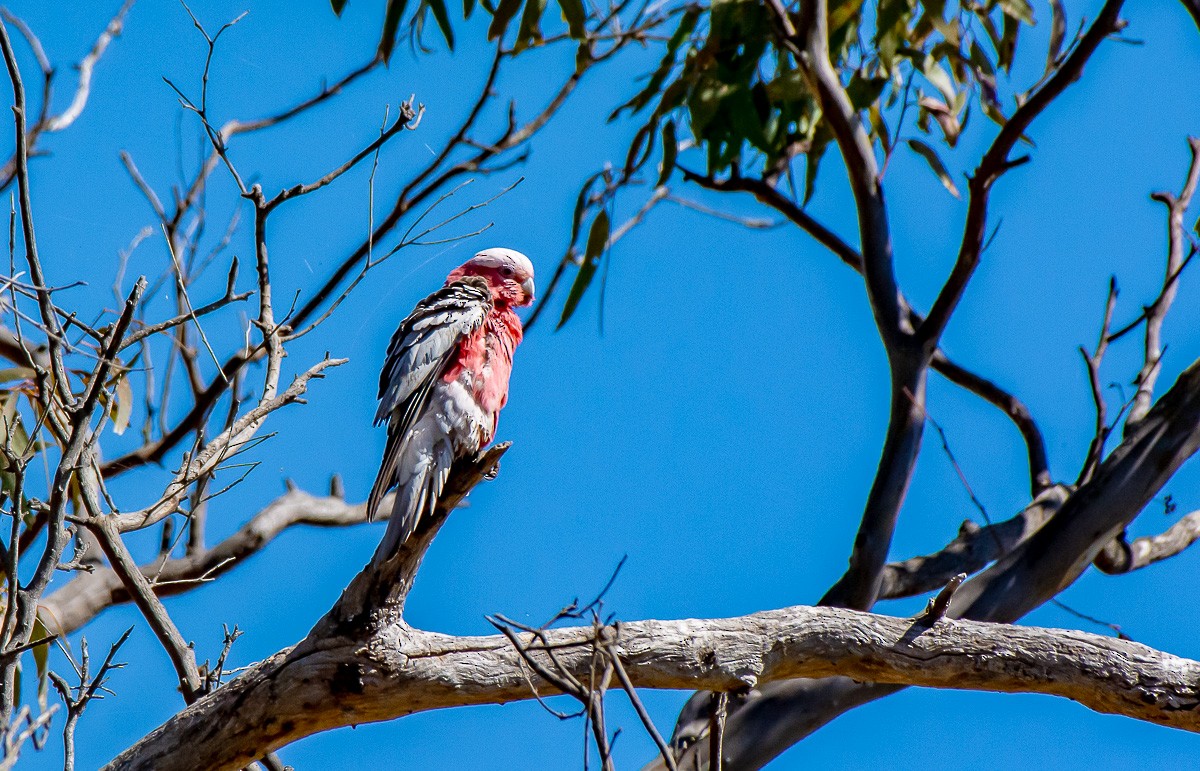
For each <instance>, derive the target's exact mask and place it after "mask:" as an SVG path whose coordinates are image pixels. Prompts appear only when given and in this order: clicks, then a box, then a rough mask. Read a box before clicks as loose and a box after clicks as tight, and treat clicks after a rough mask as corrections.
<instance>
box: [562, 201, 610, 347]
mask: <svg viewBox="0 0 1200 771" xmlns="http://www.w3.org/2000/svg"><path fill="white" fill-rule="evenodd" d="M608 230H609V223H608V212H606V211H604V210H603V209H601V210H600V213H599V214H597V215H596V219H595V220H594V221H593V222H592V229H591V230H590V231H589V232H588V240H587V249H586V251H585V252H584V254H583V263H582V264H581V265H580V266H579V272H578V273H577V274H575V282H574V283H572V284H571V291H570V292H569V293H568V294H567V302H566V304H565V305H563V312H562V317H561V318H559V320H558V326H557V327H556V329H562V325H563V324H566V323H567V320H568V319H570V318H571V316H572V314H574V313H575V309H576V308H578V307H579V301H580V300H581V299H583V293H584V292H586V291H587V288H588V285H589V284H591V283H592V278H594V277H595V275H596V268H598V267H600V257H601V255H603V254H604V247H605V246H606V245H607V244H608Z"/></svg>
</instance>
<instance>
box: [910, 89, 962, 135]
mask: <svg viewBox="0 0 1200 771" xmlns="http://www.w3.org/2000/svg"><path fill="white" fill-rule="evenodd" d="M917 104H918V105H919V106H920V109H921V113H922V116H924V115H926V114H927V115H932V116H933V119H934V120H936V121H937V123H938V126H939V127H941V129H942V134H943V135H944V136H945V137H946V144H948V145H950V146H951V147H954V145H955V144H957V143H958V135H959V134H961V133H962V126H961V125H960V124H959V122H958V118H957V116H955V114H954V111H953V110H951V109H950V107H948V106H947V105H945V104H944V103H942V102H941V101H940V100H938V99H934V98H933V97H932V96H923V97H921V99H920V100H919V101H918V102H917Z"/></svg>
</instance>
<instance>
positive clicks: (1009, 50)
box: [996, 14, 1021, 72]
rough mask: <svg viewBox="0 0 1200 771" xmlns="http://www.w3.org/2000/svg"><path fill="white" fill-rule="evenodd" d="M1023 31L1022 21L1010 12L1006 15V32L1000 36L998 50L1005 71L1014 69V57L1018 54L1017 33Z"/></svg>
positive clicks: (999, 62)
mask: <svg viewBox="0 0 1200 771" xmlns="http://www.w3.org/2000/svg"><path fill="white" fill-rule="evenodd" d="M1020 32H1021V22H1020V21H1018V20H1017V19H1014V18H1013V17H1012V16H1009V15H1008V14H1005V15H1004V34H1003V35H1002V36H1001V38H1000V47H999V48H998V49H997V50H996V54H997V57H998V62H997V63H998V64H999V65H1000V66H1001V67H1002V68H1003V69H1004V71H1005V72H1011V71H1012V65H1013V59H1014V58H1015V57H1016V55H1017V35H1018V34H1020Z"/></svg>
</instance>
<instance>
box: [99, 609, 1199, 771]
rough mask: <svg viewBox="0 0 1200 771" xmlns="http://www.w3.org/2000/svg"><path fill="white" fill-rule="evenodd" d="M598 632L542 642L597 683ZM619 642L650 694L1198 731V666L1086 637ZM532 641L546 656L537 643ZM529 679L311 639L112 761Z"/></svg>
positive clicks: (460, 654)
mask: <svg viewBox="0 0 1200 771" xmlns="http://www.w3.org/2000/svg"><path fill="white" fill-rule="evenodd" d="M593 636H594V630H593V628H592V627H590V626H589V627H579V628H569V629H556V630H551V631H549V632H548V633H547V642H548V643H549V645H550V646H552V647H553V648H554V650H555V657H556V659H557V662H558V664H559V665H560V666H561V667H562V668H563V669H564V670H565V671H567V672H570V673H571V674H573V675H575V676H576V677H578V678H580V679H586V678H587V677H588V672H589V671H590V668H591V666H592V663H593V657H592V640H593ZM522 642H525V640H524V639H523V640H522ZM615 647H616V650H617V652H618V654H619V655H620V657H621V660H622V662H623V664H624V667H625V670H626V672H627V673H628V676H629V679H630V681H631V682H632V683H633V685H635V686H636V687H639V688H670V689H684V688H686V689H692V688H706V689H710V690H714V691H736V690H742V689H746V688H751V687H755V686H758V685H761V684H764V683H766V682H771V681H775V680H782V679H790V678H797V677H828V676H832V675H844V676H848V677H852V678H854V679H856V680H869V681H874V682H880V683H903V684H910V685H921V686H928V687H935V688H954V689H970V690H982V691H1000V692H1013V693H1015V692H1021V693H1044V694H1051V695H1056V696H1062V697H1066V698H1069V699H1072V700H1074V701H1077V702H1079V703H1081V704H1083V705H1085V706H1087V707H1089V708H1091V709H1094V710H1096V711H1099V712H1106V713H1113V714H1120V715H1126V716H1129V717H1133V718H1138V719H1141V720H1146V721H1149V722H1153V723H1158V724H1160V725H1167V726H1172V727H1175V728H1181V729H1184V730H1189V731H1197V732H1200V709H1198V707H1200V662H1196V661H1191V660H1188V659H1183V658H1179V657H1176V656H1172V655H1169V654H1166V653H1162V652H1160V651H1156V650H1154V649H1152V648H1148V647H1146V646H1144V645H1140V644H1138V643H1134V642H1129V641H1124V640H1118V639H1114V638H1111V637H1101V636H1099V635H1093V634H1087V633H1083V632H1074V631H1064V630H1054V629H1041V628H1036V627H1016V626H1008V625H999V624H987V623H979V622H970V621H945V620H943V621H939V622H937V623H936V624H934V625H933V626H932V627H930V626H927V625H924V624H922V623H921V622H919V621H914V620H912V619H898V618H891V617H887V616H879V615H874V614H870V613H862V612H858V611H851V610H844V609H838V608H810V607H794V608H787V609H784V610H776V611H767V612H763V613H756V614H753V615H750V616H744V617H740V618H726V619H712V620H696V619H685V620H680V621H639V622H632V623H625V624H620V625H619V629H618V630H617V644H616V646H615ZM531 650H532V651H533V654H532V655H534V656H538V655H540V654H539V653H538V652H537V651H538V646H536V645H533V646H531ZM531 678H533V679H532V681H531ZM531 683H532V686H533V687H535V688H537V690H538V692H539V693H541V694H543V695H544V694H547V693H552V692H553V689H552V688H551V687H550V686H549V685H548V684H546V683H544V682H540V681H538V680H537V679H536V677H535V676H534V675H533V674H532V673H531V672H530V671H529V670H528V668H527V667H526V666H525V665H524V664H523V663H522V661H521V657H520V655H519V654H518V653H517V652H516V651H515V650H514V649H513V647H512V645H511V644H510V643H509V641H508V640H507V639H506V638H504V637H503V636H500V635H494V636H490V637H453V636H448V635H442V634H436V633H432V632H422V631H418V630H414V629H411V628H409V627H407V626H405V625H403V624H402V623H399V624H392V625H390V626H387V627H384V628H382V629H381V630H380V631H379V633H378V634H375V635H373V636H372V637H371V638H370V639H365V640H364V639H354V638H344V637H343V638H329V637H327V638H324V639H321V640H316V641H306V642H305V643H302V644H301V645H299V646H297V647H296V648H294V649H291V650H288V651H283V652H281V653H279V654H276V655H275V656H273V657H271V658H270V659H268V660H266V661H264V662H262V663H261V664H259V665H258V666H256V667H255V668H254V669H252V670H251V671H249V672H247V673H246V674H245V675H243V676H242V677H240V678H238V679H237V680H235V681H234V682H232V683H230V684H229V685H228V686H226V687H225V688H222V689H220V690H218V691H216V692H215V693H213V694H211V695H210V696H208V697H206V698H204V699H202V700H201V701H199V702H197V703H196V704H195V705H193V706H192V707H189V708H188V709H186V710H185V711H183V712H182V713H180V714H179V715H177V716H176V717H174V718H172V719H171V720H170V721H169V722H168V723H166V724H165V725H163V726H162V727H160V728H158V729H157V730H155V731H154V732H153V733H152V734H150V735H149V736H148V737H146V738H145V739H144V740H143V741H142V742H140V743H139V744H137V745H136V746H134V747H133V748H131V749H130V750H128V751H127V752H125V753H123V754H122V755H121V756H120V757H118V758H116V759H115V760H114V761H113V762H112V763H111V764H110V765H109V766H108V767H107V768H109V769H113V770H115V769H122V770H124V771H130V770H132V769H151V768H153V769H158V771H172V769H190V768H197V767H203V768H209V769H234V768H240V767H242V766H244V765H245V764H246V763H248V762H250V761H251V760H253V759H254V758H255V757H257V756H258V755H260V754H261V753H262V752H263V751H265V750H267V749H274V748H277V747H281V746H283V745H285V744H287V743H289V742H292V741H295V740H297V739H300V738H302V737H304V736H308V735H311V734H313V733H316V732H318V731H324V730H328V729H331V728H337V727H341V726H348V725H356V724H359V723H366V722H374V721H380V720H389V719H393V718H396V717H401V716H403V715H409V714H412V713H415V712H422V711H426V710H431V709H438V708H444V707H455V706H467V705H475V704H500V703H505V702H509V701H516V700H522V699H530V698H532V697H533V690H532V688H531ZM180 747H188V748H189V751H188V752H186V753H181V752H179V748H180Z"/></svg>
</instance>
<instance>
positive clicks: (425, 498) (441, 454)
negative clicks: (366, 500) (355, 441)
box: [374, 435, 454, 564]
mask: <svg viewBox="0 0 1200 771" xmlns="http://www.w3.org/2000/svg"><path fill="white" fill-rule="evenodd" d="M412 438H413V437H411V435H410V437H409V439H410V441H407V442H404V445H405V446H403V447H401V448H398V449H399V452H398V453H397V454H398V455H399V456H401V458H400V459H399V463H398V464H397V466H398V467H399V468H409V469H411V470H412V472H411V474H409V475H408V477H407V478H406V479H404V480H402V481H400V483H399V484H398V485H397V486H396V495H395V498H394V499H393V503H392V514H391V519H390V520H389V521H388V527H387V532H386V533H384V536H383V540H382V541H381V542H380V543H379V548H378V549H376V551H375V557H374V562H375V563H376V564H378V563H380V562H383V561H386V560H388V559H391V558H392V556H393V555H395V553H396V551H397V550H398V549H399V548H400V545H401V544H402V543H404V542H405V541H406V540H408V537H409V536H411V535H412V534H413V531H415V530H416V529H417V524H418V523H419V522H420V521H421V520H422V519H424V518H426V517H428V516H430V515H432V514H433V512H434V510H435V509H436V508H437V504H438V499H439V498H440V497H441V495H442V489H443V488H444V487H445V486H446V480H447V479H448V478H449V476H450V467H451V466H452V465H453V463H454V454H453V450H452V448H451V446H450V442H449V440H448V439H446V438H445V437H439V438H438V440H436V441H434V442H433V444H432V447H420V446H416V445H417V444H418V443H417V442H413V441H411V439H412ZM381 497H382V496H381Z"/></svg>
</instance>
